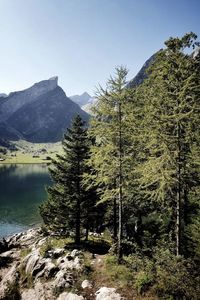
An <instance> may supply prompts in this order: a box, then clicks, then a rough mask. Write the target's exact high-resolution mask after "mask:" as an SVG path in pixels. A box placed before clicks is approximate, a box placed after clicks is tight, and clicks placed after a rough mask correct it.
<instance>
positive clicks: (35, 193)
mask: <svg viewBox="0 0 200 300" xmlns="http://www.w3.org/2000/svg"><path fill="white" fill-rule="evenodd" d="M50 184H51V180H50V177H49V174H48V168H47V166H46V165H41V164H24V165H23V164H19V165H0V238H2V237H3V236H8V235H10V234H13V233H17V232H20V231H22V230H25V229H27V228H30V227H32V226H34V225H36V224H38V223H40V222H41V217H40V215H39V210H38V206H39V204H40V203H41V202H42V201H44V200H45V199H46V198H47V194H46V191H45V186H48V185H50Z"/></svg>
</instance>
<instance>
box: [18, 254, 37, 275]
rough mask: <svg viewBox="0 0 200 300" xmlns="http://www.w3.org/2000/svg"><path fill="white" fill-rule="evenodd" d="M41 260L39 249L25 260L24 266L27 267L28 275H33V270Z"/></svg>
mask: <svg viewBox="0 0 200 300" xmlns="http://www.w3.org/2000/svg"><path fill="white" fill-rule="evenodd" d="M39 259H40V253H39V250H38V249H36V250H34V251H32V252H31V253H30V254H28V255H27V256H26V257H25V258H24V260H23V261H22V264H23V265H25V266H26V267H25V272H26V274H32V272H33V269H34V267H35V266H36V264H37V263H38V261H39Z"/></svg>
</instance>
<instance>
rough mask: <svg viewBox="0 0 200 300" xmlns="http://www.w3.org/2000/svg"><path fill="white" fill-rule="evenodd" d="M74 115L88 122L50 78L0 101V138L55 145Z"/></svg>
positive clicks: (56, 79) (84, 114)
mask: <svg viewBox="0 0 200 300" xmlns="http://www.w3.org/2000/svg"><path fill="white" fill-rule="evenodd" d="M76 114H80V116H81V117H82V118H83V119H84V120H85V121H86V122H87V121H88V118H89V115H88V114H87V113H85V112H84V111H82V110H81V108H80V107H79V106H78V104H76V103H74V102H73V101H72V100H71V99H70V98H68V97H67V96H66V94H65V92H64V91H63V89H62V88H61V87H60V86H59V85H58V77H57V76H55V77H51V78H50V79H47V80H42V81H39V82H37V83H35V84H33V85H32V86H31V87H29V88H27V89H25V90H22V91H17V92H13V93H10V94H9V95H8V96H7V97H5V98H3V99H2V100H1V102H0V135H1V137H2V138H5V139H8V140H18V139H25V140H27V141H30V142H57V141H59V140H61V139H62V137H63V134H64V132H65V131H66V128H68V127H70V125H71V120H72V119H73V117H74V116H75V115H76Z"/></svg>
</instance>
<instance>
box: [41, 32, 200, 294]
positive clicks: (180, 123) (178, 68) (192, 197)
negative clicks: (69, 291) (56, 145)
mask: <svg viewBox="0 0 200 300" xmlns="http://www.w3.org/2000/svg"><path fill="white" fill-rule="evenodd" d="M196 39H197V36H196V35H195V34H194V33H189V34H186V35H184V36H183V37H182V38H170V39H169V40H168V41H166V42H165V45H166V48H165V49H163V50H160V51H159V52H158V53H157V55H156V56H155V57H154V61H153V63H152V65H151V67H150V68H149V70H148V76H147V78H146V79H145V80H144V82H143V83H142V84H140V85H139V86H138V87H135V88H134V89H133V88H130V87H129V86H127V81H126V76H127V73H128V71H127V69H126V68H124V67H119V68H116V73H115V76H114V77H111V78H110V79H109V80H108V82H107V86H106V88H105V89H103V88H102V87H100V88H99V90H98V93H97V100H98V101H97V104H96V105H95V107H94V111H93V114H94V116H93V118H92V120H91V123H90V128H89V130H88V135H87V134H86V129H84V128H83V124H82V122H81V120H80V119H79V118H77V119H76V120H75V121H74V123H73V126H72V129H71V130H69V135H65V140H64V142H63V147H64V153H65V155H64V156H58V160H55V161H54V162H53V167H51V169H50V170H51V174H52V177H53V179H54V182H55V184H54V186H53V187H51V188H49V200H48V202H47V203H46V204H44V205H43V207H42V210H41V211H42V216H43V218H44V221H45V223H46V224H48V225H49V226H50V227H52V228H54V227H56V228H61V227H64V228H65V229H72V230H74V232H75V233H76V242H80V228H81V226H82V227H83V228H86V229H87V230H89V229H90V230H92V229H93V230H94V229H95V228H98V225H101V226H99V227H100V228H101V229H102V228H103V229H104V228H106V227H107V228H108V229H109V231H110V233H111V236H112V244H113V246H114V247H113V253H114V254H116V253H117V261H118V263H123V259H122V258H123V256H124V259H125V261H126V264H128V265H129V267H130V270H131V271H132V272H133V273H134V274H135V273H136V277H135V287H136V288H137V289H138V290H139V291H142V292H145V291H146V290H148V289H149V288H153V291H154V293H156V294H157V295H158V296H159V297H161V298H162V297H163V298H164V299H188V300H189V299H199V298H198V297H199V296H198V295H199V293H200V277H199V271H200V265H199V263H200V229H199V228H200V197H199V195H200V159H199V158H200V51H198V47H199V43H198V42H196ZM194 50H196V51H195V55H194ZM91 140H92V141H93V142H92V143H91V142H89V141H91ZM91 193H92V195H93V196H92V197H91ZM97 195H98V196H97ZM101 205H103V206H102V207H103V208H104V209H103V210H102V209H100V208H99V207H100V206H101ZM102 207H101V208H102ZM88 209H89V211H88ZM100 211H101V220H100V222H97V223H98V224H96V225H95V226H94V219H93V217H92V216H96V217H97V216H98V215H99V214H100ZM95 214H96V215H95ZM89 216H90V218H89ZM127 255H129V256H128V258H127ZM185 278H187V280H186V279H185ZM195 289H196V290H195ZM167 297H168V298H167ZM170 297H172V298H170Z"/></svg>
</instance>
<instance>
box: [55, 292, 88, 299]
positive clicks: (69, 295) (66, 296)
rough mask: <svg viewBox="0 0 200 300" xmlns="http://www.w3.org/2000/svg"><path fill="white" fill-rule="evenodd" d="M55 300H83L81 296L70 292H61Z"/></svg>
mask: <svg viewBox="0 0 200 300" xmlns="http://www.w3.org/2000/svg"><path fill="white" fill-rule="evenodd" d="M57 300H84V298H83V296H78V295H76V294H72V293H66V292H64V293H62V294H60V296H59V297H58V298H57Z"/></svg>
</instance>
